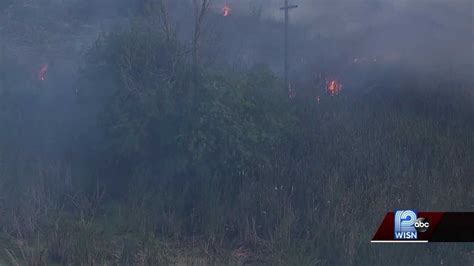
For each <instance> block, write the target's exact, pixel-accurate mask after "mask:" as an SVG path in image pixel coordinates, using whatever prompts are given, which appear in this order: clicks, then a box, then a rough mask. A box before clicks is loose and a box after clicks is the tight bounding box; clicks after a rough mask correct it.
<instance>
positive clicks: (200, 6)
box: [192, 0, 212, 65]
mask: <svg viewBox="0 0 474 266" xmlns="http://www.w3.org/2000/svg"><path fill="white" fill-rule="evenodd" d="M211 2H212V0H193V5H194V16H195V22H194V34H193V41H192V46H193V47H192V53H193V62H194V64H195V65H197V64H198V63H199V48H200V41H201V35H202V27H203V22H204V17H205V16H206V14H207V12H208V10H209V8H210V6H211Z"/></svg>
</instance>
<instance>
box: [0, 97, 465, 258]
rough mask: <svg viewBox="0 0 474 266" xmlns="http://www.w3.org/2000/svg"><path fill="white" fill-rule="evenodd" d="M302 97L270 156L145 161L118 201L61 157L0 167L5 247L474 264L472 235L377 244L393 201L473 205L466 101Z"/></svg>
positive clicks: (105, 254)
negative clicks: (163, 174) (245, 162)
mask: <svg viewBox="0 0 474 266" xmlns="http://www.w3.org/2000/svg"><path fill="white" fill-rule="evenodd" d="M425 93H426V94H425ZM430 95H431V96H430ZM405 97H413V98H410V101H411V100H413V101H414V103H407V102H406V101H405V99H406V98H405ZM425 97H428V98H429V97H432V98H429V99H428V100H427V99H425ZM296 104H298V106H299V119H300V128H299V129H298V133H297V134H295V135H294V136H293V137H292V138H288V142H287V143H285V144H284V145H283V146H282V147H279V150H278V151H276V152H275V153H273V154H269V155H268V157H269V161H270V163H269V164H267V165H262V166H255V167H254V168H252V169H248V171H245V172H242V173H240V174H239V175H238V176H232V177H228V176H209V177H207V178H203V179H198V180H193V179H190V180H185V181H183V180H179V182H178V181H173V180H168V179H165V180H166V181H163V180H161V179H154V178H151V177H150V176H148V175H149V174H147V171H146V170H145V169H144V171H142V172H140V173H137V177H136V178H134V179H133V180H135V182H134V184H133V186H131V187H130V188H129V191H127V192H126V193H125V195H124V197H121V198H120V199H117V198H113V197H110V196H109V195H108V194H107V188H105V187H102V186H100V185H97V187H96V189H94V190H93V191H87V192H86V191H81V189H80V188H77V187H75V186H73V188H66V187H65V186H67V184H68V182H66V181H65V180H66V179H65V176H67V175H68V174H69V172H68V171H67V168H64V165H61V164H58V163H56V164H54V163H51V162H48V161H38V163H36V164H33V165H31V164H30V163H29V162H27V161H23V162H22V161H21V160H18V161H17V163H18V165H17V166H16V167H13V168H15V169H12V168H11V167H10V169H7V168H5V167H4V168H2V171H1V172H0V175H1V179H0V180H2V191H3V194H2V195H4V196H3V197H2V203H3V204H2V206H1V211H2V217H6V218H5V219H2V220H1V222H0V223H1V226H2V231H3V235H4V237H3V238H2V239H3V240H2V241H3V242H4V246H5V248H4V250H2V251H0V252H3V256H2V257H3V258H4V260H6V261H9V262H10V263H11V264H13V265H22V264H28V265H45V264H50V263H56V264H61V265H85V264H87V265H116V264H121V265H132V264H133V265H168V264H174V265H191V264H192V265H196V264H197V265H199V264H202V265H206V264H215V265H222V264H229V265H242V264H254V265H257V264H269V265H380V264H382V263H383V264H388V265H397V264H402V263H403V264H430V265H441V264H444V265H468V264H472V263H474V254H473V253H472V250H473V247H472V245H471V246H469V245H468V244H464V245H463V244H450V245H449V246H448V245H443V244H438V245H435V244H433V245H424V246H403V245H398V246H390V245H387V246H382V245H374V244H370V243H369V241H370V239H371V237H372V235H373V234H374V233H375V231H376V229H377V226H378V224H379V223H380V222H381V220H382V218H383V216H384V214H385V213H386V212H388V211H392V210H394V209H399V208H409V209H417V210H439V211H470V210H472V209H473V208H474V206H473V205H472V204H473V202H474V183H473V182H474V176H473V173H474V171H473V170H474V168H473V164H472V162H473V161H474V133H473V132H474V123H473V122H472V121H470V120H469V119H468V118H469V117H471V118H472V114H473V113H472V108H471V107H470V106H466V103H465V102H463V101H462V100H460V99H458V98H456V97H455V96H453V97H447V98H446V97H444V95H442V94H436V92H432V91H431V92H423V93H420V94H418V96H413V94H412V92H410V93H409V95H403V94H402V95H396V96H394V95H392V96H390V97H388V98H387V97H386V95H384V97H381V96H377V95H375V96H361V95H346V96H344V95H341V96H339V97H329V96H328V97H325V98H323V99H321V102H320V103H319V104H317V103H316V102H306V103H304V102H297V103H296ZM459 105H462V106H459ZM20 162H21V163H20ZM68 178H69V177H68ZM70 178H72V183H74V182H76V181H77V180H78V179H80V178H81V176H78V175H75V173H74V172H73V173H72V174H71V176H70ZM18 180H21V181H20V182H18ZM160 180H161V181H160ZM13 188H14V189H15V190H12V189H13ZM8 191H10V192H8Z"/></svg>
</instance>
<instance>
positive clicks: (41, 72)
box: [38, 64, 48, 80]
mask: <svg viewBox="0 0 474 266" xmlns="http://www.w3.org/2000/svg"><path fill="white" fill-rule="evenodd" d="M46 74H48V64H42V65H41V68H40V70H39V72H38V79H39V80H45V79H46Z"/></svg>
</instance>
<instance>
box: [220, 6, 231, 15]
mask: <svg viewBox="0 0 474 266" xmlns="http://www.w3.org/2000/svg"><path fill="white" fill-rule="evenodd" d="M231 11H232V9H231V8H230V6H229V5H227V4H226V5H224V7H223V8H222V16H224V17H227V16H229V15H230V12H231Z"/></svg>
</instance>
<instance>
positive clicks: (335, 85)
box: [327, 79, 342, 96]
mask: <svg viewBox="0 0 474 266" xmlns="http://www.w3.org/2000/svg"><path fill="white" fill-rule="evenodd" d="M327 91H328V93H329V94H330V95H331V96H335V95H338V94H339V93H340V92H341V91H342V84H341V83H339V82H338V81H337V80H335V79H333V80H330V81H328V82H327Z"/></svg>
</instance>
